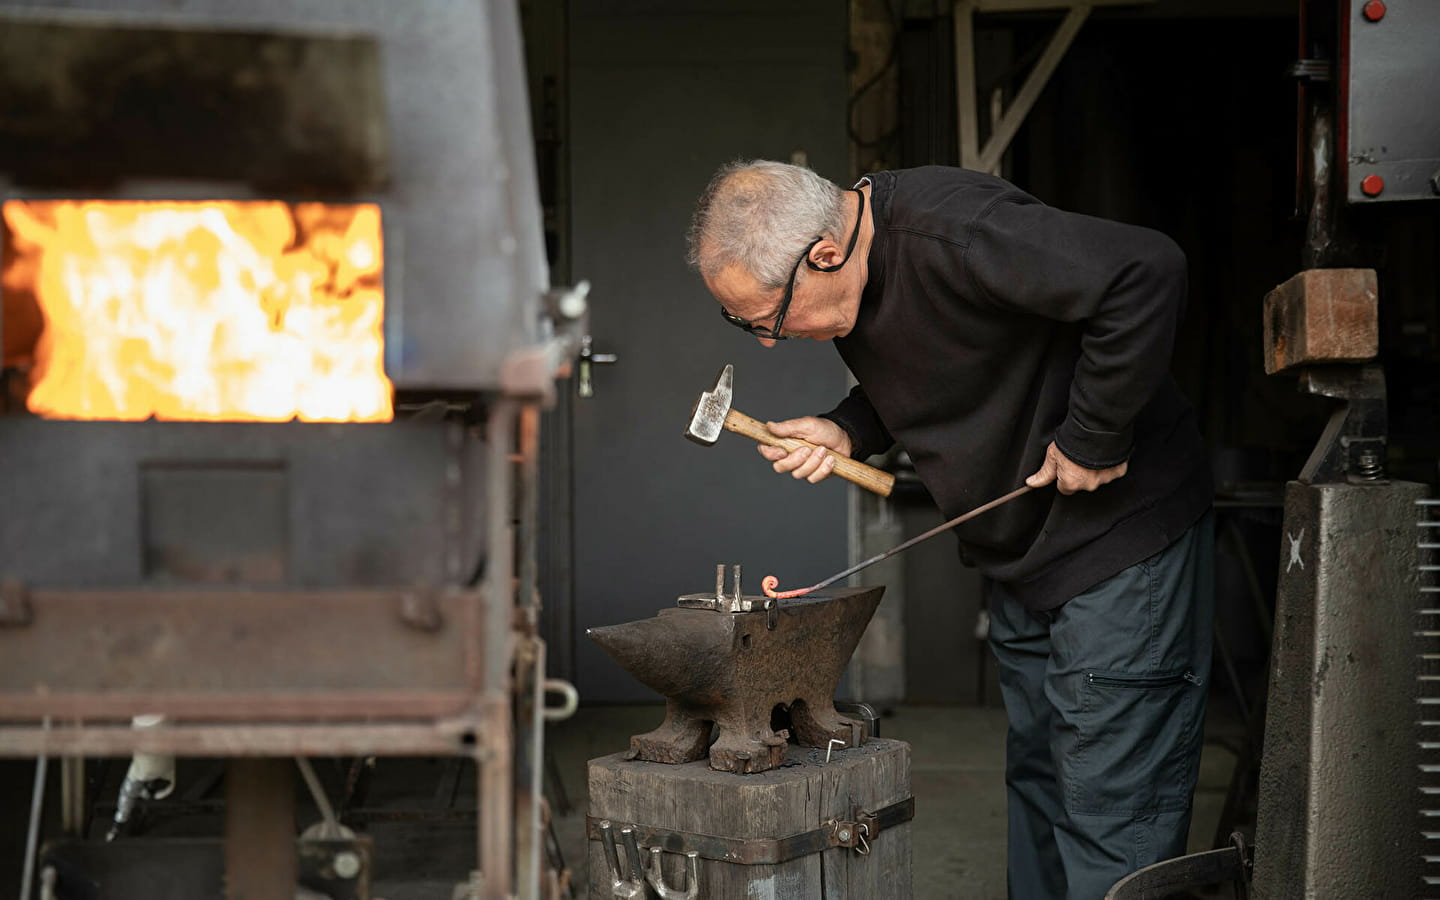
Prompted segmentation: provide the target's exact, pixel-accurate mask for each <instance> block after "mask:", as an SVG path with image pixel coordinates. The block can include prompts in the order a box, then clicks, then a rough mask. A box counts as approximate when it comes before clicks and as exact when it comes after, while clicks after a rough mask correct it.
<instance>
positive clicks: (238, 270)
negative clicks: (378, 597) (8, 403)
mask: <svg viewBox="0 0 1440 900" xmlns="http://www.w3.org/2000/svg"><path fill="white" fill-rule="evenodd" d="M3 215H4V221H5V223H6V225H8V226H9V229H10V233H11V241H12V246H11V248H10V253H9V257H10V258H9V262H8V265H7V266H6V270H5V273H4V284H5V288H6V290H7V292H10V291H15V290H22V291H28V292H33V295H34V298H35V301H36V303H38V305H39V308H40V311H41V313H43V315H44V330H43V331H42V332H41V333H40V336H39V339H38V341H37V342H36V344H35V348H34V359H33V368H32V370H31V374H30V394H29V397H28V399H27V401H26V403H27V405H28V407H29V408H30V410H31V411H32V412H34V413H37V414H39V415H42V416H45V417H47V418H57V419H128V420H136V419H148V418H151V417H152V416H153V417H154V418H157V419H178V420H187V421H219V420H226V421H267V422H282V421H288V420H290V419H294V418H299V419H302V420H304V421H308V422H376V421H382V422H383V421H389V420H390V419H391V417H392V406H391V398H392V391H391V385H390V381H389V379H387V378H386V377H385V369H384V337H383V334H382V329H381V324H382V320H383V313H384V293H383V288H382V282H381V264H382V254H381V245H380V210H379V208H378V207H376V206H374V205H370V204H359V205H344V206H337V205H330V204H323V203H297V204H288V203H280V202H198V203H188V202H187V203H178V202H177V203H169V202H166V203H152V202H109V201H75V200H31V201H10V202H7V203H5V204H4V206H3ZM21 276H24V277H23V278H22V277H21ZM22 281H23V282H28V284H21V283H20V282H22ZM7 305H8V304H7ZM7 343H9V342H8V341H7Z"/></svg>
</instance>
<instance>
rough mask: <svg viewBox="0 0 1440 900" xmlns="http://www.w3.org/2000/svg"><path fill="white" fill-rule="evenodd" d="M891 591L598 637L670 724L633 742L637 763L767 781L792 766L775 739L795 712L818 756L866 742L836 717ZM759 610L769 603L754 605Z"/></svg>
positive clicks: (664, 619)
mask: <svg viewBox="0 0 1440 900" xmlns="http://www.w3.org/2000/svg"><path fill="white" fill-rule="evenodd" d="M884 591H885V588H884V587H864V588H839V589H834V590H831V591H828V592H827V593H824V594H820V595H813V596H807V597H803V598H798V599H795V600H786V601H781V603H780V605H779V608H778V612H777V614H776V615H775V616H774V622H775V627H774V628H773V629H771V628H770V627H768V622H767V614H766V612H765V611H763V610H756V611H755V612H742V613H726V612H716V611H714V610H708V609H682V608H671V609H662V610H661V611H660V613H659V614H658V615H657V616H655V617H654V618H653V619H641V620H640V621H637V622H626V623H625V624H623V625H608V626H605V627H602V628H592V629H590V630H589V632H588V633H589V635H590V637H591V638H593V639H594V640H595V642H596V643H597V644H599V645H600V646H601V647H602V648H603V649H604V650H605V652H606V653H609V654H610V655H611V656H612V657H614V659H615V661H616V662H618V663H619V664H620V665H621V666H623V667H624V668H625V670H626V671H627V672H629V673H630V674H631V675H634V676H635V677H636V678H638V679H640V681H642V682H644V683H645V684H646V685H649V686H650V687H652V688H654V689H655V690H656V691H658V692H659V693H660V694H662V695H664V697H665V700H666V715H665V722H664V724H662V725H661V726H660V727H659V728H657V729H656V730H655V731H652V732H649V733H647V734H641V735H636V736H634V737H632V738H631V739H630V752H631V758H639V759H648V760H653V761H655V762H668V763H686V762H691V761H693V760H696V759H699V758H700V757H702V756H704V755H705V754H706V749H707V745H708V743H709V737H710V725H711V723H712V722H713V723H714V724H715V725H717V726H719V729H720V736H719V738H718V739H717V740H716V741H715V743H714V744H713V745H711V746H709V755H710V767H711V768H712V769H721V770H725V771H732V772H763V771H765V770H766V769H771V768H774V767H775V766H777V765H779V764H780V762H781V761H782V760H783V759H784V756H785V744H786V735H785V733H784V732H783V731H782V732H781V733H780V734H776V733H775V732H773V731H772V730H771V729H770V715H771V712H772V711H773V710H774V709H775V707H776V706H782V705H783V706H787V707H789V709H790V717H791V722H792V724H793V725H794V728H795V737H796V739H797V740H798V741H799V742H800V743H801V744H804V745H807V746H811V747H825V746H827V745H828V744H829V742H830V741H831V740H842V741H844V742H845V746H847V747H853V746H856V745H858V744H859V743H861V742H863V741H864V740H865V737H866V735H865V734H864V733H863V732H864V727H863V725H862V724H861V723H859V722H853V721H851V720H849V719H844V718H842V717H841V716H840V715H839V714H838V713H836V712H835V706H834V696H835V686H836V685H837V684H838V683H839V682H840V676H841V674H843V672H844V671H845V664H846V663H847V662H849V660H850V655H851V654H852V653H854V652H855V645H856V644H858V643H859V642H860V636H861V635H862V634H863V633H864V631H865V626H866V625H867V624H869V622H870V617H871V616H873V615H874V614H875V608H876V607H877V606H879V605H880V596H881V594H883V593H884ZM756 600H757V603H756V605H757V606H759V605H761V602H760V601H762V600H763V598H756Z"/></svg>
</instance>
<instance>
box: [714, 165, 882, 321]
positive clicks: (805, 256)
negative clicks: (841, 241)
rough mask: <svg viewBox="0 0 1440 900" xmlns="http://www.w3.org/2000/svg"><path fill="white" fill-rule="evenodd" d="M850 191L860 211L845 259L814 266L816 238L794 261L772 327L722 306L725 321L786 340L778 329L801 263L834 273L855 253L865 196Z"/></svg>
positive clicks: (721, 313)
mask: <svg viewBox="0 0 1440 900" xmlns="http://www.w3.org/2000/svg"><path fill="white" fill-rule="evenodd" d="M850 190H851V191H852V192H853V193H854V194H855V195H856V196H857V197H859V198H860V209H859V214H858V215H857V216H856V217H855V230H854V231H852V232H850V242H849V244H848V245H847V246H846V247H845V258H844V259H842V260H840V261H839V262H838V263H836V264H835V265H833V266H817V265H815V263H813V262H811V261H810V251H811V250H814V249H815V245H816V244H818V243H820V242H821V241H822V240H824V236H823V235H822V236H821V237H817V238H816V239H815V240H813V241H811V242H810V243H809V244H807V245H806V246H805V252H804V253H802V254H800V258H799V259H797V260H795V267H794V269H793V270H791V272H790V281H789V283H787V284H786V285H785V297H784V298H783V299H782V300H781V301H780V309H779V310H777V311H776V313H775V324H774V325H771V326H770V327H769V328H766V327H764V326H763V325H756V324H755V323H754V322H751V321H749V320H747V319H742V318H740V317H739V316H737V315H735V314H734V313H732V312H730V310H728V309H726V308H725V307H723V306H722V307H720V315H721V317H723V318H724V319H725V321H727V322H729V323H730V324H731V325H734V326H735V327H736V328H740V329H742V330H744V331H745V332H746V333H748V334H752V335H754V336H755V337H757V338H763V339H764V340H767V341H783V340H785V339H786V338H785V335H783V334H781V333H780V327H781V326H782V325H784V324H785V314H786V313H787V312H789V311H790V300H791V299H792V298H793V297H794V296H795V278H796V277H797V276H798V275H799V274H800V264H801V263H802V262H803V263H804V264H805V265H807V266H809V267H810V268H812V269H814V270H815V271H816V272H836V271H839V270H840V268H841V267H843V266H844V265H845V264H846V263H847V262H849V261H850V254H852V253H854V252H855V241H856V239H857V238H859V237H860V225H861V223H862V222H863V220H864V218H865V194H864V192H863V191H861V190H860V189H859V188H851V189H850ZM767 318H768V316H767Z"/></svg>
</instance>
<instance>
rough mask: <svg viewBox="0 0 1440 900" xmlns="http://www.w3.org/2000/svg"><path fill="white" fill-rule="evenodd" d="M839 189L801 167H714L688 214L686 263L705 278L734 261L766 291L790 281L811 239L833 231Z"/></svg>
mask: <svg viewBox="0 0 1440 900" xmlns="http://www.w3.org/2000/svg"><path fill="white" fill-rule="evenodd" d="M844 197H845V192H844V191H842V190H841V189H840V188H839V187H837V186H836V185H835V184H834V183H833V182H831V181H829V180H827V179H824V178H821V177H820V176H819V175H816V174H815V173H814V172H812V171H810V170H809V169H807V168H804V167H803V166H792V165H787V164H786V163H778V162H771V161H769V160H763V159H757V160H753V161H750V162H744V161H736V162H733V163H730V164H728V165H726V166H724V167H722V168H721V169H720V171H718V172H716V173H715V177H714V178H712V179H710V184H708V185H707V186H706V187H705V191H704V193H702V194H701V195H700V202H699V203H698V204H697V206H696V208H695V215H694V217H693V218H692V219H691V220H690V233H689V235H688V239H689V252H688V253H687V254H686V261H687V262H688V263H689V264H690V265H692V266H694V267H695V268H696V269H698V270H699V271H700V274H701V275H704V276H706V277H709V276H711V275H714V274H715V273H717V272H719V271H720V270H721V269H723V268H725V267H726V266H730V265H739V266H740V267H741V269H742V270H744V271H746V272H748V273H750V274H751V275H752V276H754V277H755V279H756V280H757V281H759V282H760V284H761V286H762V287H764V288H766V289H770V290H773V289H777V288H780V287H782V286H784V285H785V283H786V282H788V281H789V280H790V275H791V273H792V272H793V271H794V269H795V264H796V259H797V258H798V257H799V255H800V253H801V252H802V251H803V250H804V249H805V245H806V244H808V243H810V242H811V241H812V240H814V239H815V238H817V237H822V236H829V237H831V238H832V239H834V240H839V237H838V235H839V234H840V230H841V229H842V228H843V227H844V223H845V205H844V203H843V200H844Z"/></svg>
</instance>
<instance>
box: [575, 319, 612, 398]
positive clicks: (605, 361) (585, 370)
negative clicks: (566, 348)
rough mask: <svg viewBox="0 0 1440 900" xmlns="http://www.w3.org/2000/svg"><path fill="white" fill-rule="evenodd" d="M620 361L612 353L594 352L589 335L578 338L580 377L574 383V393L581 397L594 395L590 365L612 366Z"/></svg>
mask: <svg viewBox="0 0 1440 900" xmlns="http://www.w3.org/2000/svg"><path fill="white" fill-rule="evenodd" d="M619 361H620V357H618V356H616V355H615V354H614V353H596V352H595V348H594V346H593V345H592V341H591V338H590V335H588V334H587V335H585V336H584V337H582V338H581V339H580V379H579V381H578V382H577V383H576V387H575V393H577V394H578V395H580V396H581V397H593V396H595V384H594V382H593V381H592V380H591V367H592V366H612V365H614V364H615V363H617V362H619Z"/></svg>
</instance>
